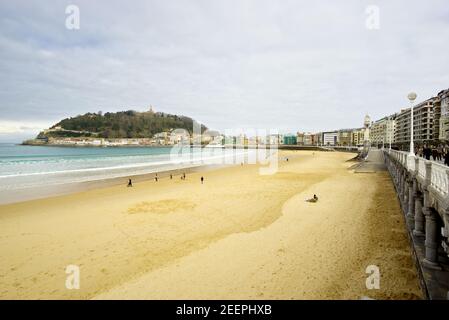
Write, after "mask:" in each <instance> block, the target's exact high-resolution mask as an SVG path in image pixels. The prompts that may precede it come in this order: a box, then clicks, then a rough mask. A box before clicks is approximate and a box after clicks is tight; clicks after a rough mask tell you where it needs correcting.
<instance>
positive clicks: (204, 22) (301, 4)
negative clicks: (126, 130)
mask: <svg viewBox="0 0 449 320" xmlns="http://www.w3.org/2000/svg"><path fill="white" fill-rule="evenodd" d="M68 5H76V6H77V8H79V28H75V29H73V28H70V27H69V28H67V21H69V26H71V25H73V24H70V22H73V21H74V20H73V15H72V13H73V12H72V11H70V12H68V13H66V8H67V6H68ZM448 39H449V6H448V5H447V0H428V1H421V0H408V1H402V0H395V1H391V0H390V1H388V0H385V1H375V0H371V1H363V0H353V1H352V0H345V1H331V0H329V1H327V0H317V1H310V0H309V1H300V0H294V1H291V0H282V1H280V0H278V1H275V0H156V1H154V0H146V1H138V0H133V1H110V0H109V1H105V0H97V1H84V0H83V1H77V0H73V1H64V0H51V1H49V0H38V1H36V0H26V1H21V0H19V1H17V0H14V1H12V0H8V1H6V0H0V142H1V141H16V140H20V139H25V138H29V137H32V136H34V135H35V134H36V133H37V132H38V131H40V130H41V129H43V128H46V127H49V126H50V125H52V124H54V123H56V122H57V121H59V120H61V119H63V118H66V117H70V116H76V115H78V114H83V113H86V112H97V111H100V110H101V111H103V112H108V111H109V112H113V111H121V110H129V109H133V110H137V111H145V110H147V109H148V108H149V106H150V105H152V106H153V108H154V109H155V110H156V111H162V112H167V113H172V114H182V115H186V116H190V117H192V118H194V119H196V120H198V121H200V122H201V123H203V124H205V125H206V126H208V127H209V128H211V129H215V130H220V131H225V130H229V129H242V128H243V129H244V130H246V129H256V130H264V129H265V130H268V129H278V130H280V131H281V132H296V131H311V132H317V131H323V130H333V129H339V128H353V127H360V126H362V123H363V118H364V116H365V114H369V115H370V116H371V118H372V119H373V120H376V119H379V118H381V117H383V116H385V115H389V114H392V113H394V112H398V111H399V110H400V109H401V108H404V107H406V106H407V105H408V101H407V94H408V93H409V92H410V91H415V92H416V93H417V94H418V99H417V101H422V100H425V99H427V98H430V97H432V96H435V95H436V94H437V93H438V92H439V91H440V90H443V89H447V88H448V87H449V54H448V52H449V41H448Z"/></svg>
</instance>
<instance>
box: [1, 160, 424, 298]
mask: <svg viewBox="0 0 449 320" xmlns="http://www.w3.org/2000/svg"><path fill="white" fill-rule="evenodd" d="M285 157H288V159H289V161H288V162H287V161H285V160H284V158H285ZM353 157H354V154H352V153H340V152H312V151H281V152H280V157H279V170H278V172H277V173H276V174H274V175H260V174H259V165H244V166H240V165H237V166H232V167H226V168H218V169H214V170H208V171H206V172H194V173H190V174H188V175H187V179H186V180H185V181H183V180H181V179H180V177H179V176H178V175H177V176H174V178H173V180H170V179H169V178H168V177H164V178H162V179H160V180H159V181H158V182H155V181H153V180H149V181H140V182H137V183H135V184H134V187H133V188H126V186H125V185H126V179H125V180H124V184H123V185H118V186H112V187H105V188H97V189H94V190H87V191H84V192H78V193H73V194H69V195H63V196H57V197H51V198H45V199H38V200H32V201H27V202H21V203H15V204H8V205H2V206H0V254H1V256H2V263H1V265H0V298H1V299H360V298H361V297H364V296H367V297H371V298H375V299H416V298H421V291H420V288H419V284H418V279H417V275H416V271H415V268H414V266H413V262H412V259H411V256H410V249H409V244H408V240H407V236H406V233H405V227H404V222H403V218H402V215H401V213H400V209H399V203H398V201H397V198H396V194H395V191H394V188H393V185H392V183H391V180H390V177H389V175H388V173H387V172H377V173H354V172H353V170H351V169H349V168H350V167H351V166H352V165H353V164H354V162H351V161H348V160H350V159H351V158H353ZM202 175H203V176H204V177H205V182H204V184H201V183H200V177H201V176H202ZM313 194H317V195H318V197H319V201H318V202H317V203H308V202H305V199H306V198H310V197H311V196H312V195H313ZM67 265H78V266H79V267H80V275H81V281H80V289H79V290H68V289H66V287H65V281H66V277H67V274H66V273H65V268H66V266H67ZM369 265H376V266H378V267H379V269H380V274H381V280H380V289H378V290H368V289H367V288H366V286H365V280H366V277H367V276H368V275H367V274H366V273H365V269H366V267H367V266H369Z"/></svg>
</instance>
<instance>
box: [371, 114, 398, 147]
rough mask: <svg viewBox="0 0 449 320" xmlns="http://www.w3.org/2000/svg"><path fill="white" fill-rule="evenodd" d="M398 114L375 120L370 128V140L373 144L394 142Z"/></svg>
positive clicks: (380, 144) (379, 144)
mask: <svg viewBox="0 0 449 320" xmlns="http://www.w3.org/2000/svg"><path fill="white" fill-rule="evenodd" d="M395 119H396V115H391V116H387V117H384V118H382V119H380V120H377V121H375V122H374V123H373V124H372V125H371V129H370V141H371V145H373V146H382V145H388V144H390V143H393V142H394V130H395V125H396V120H395Z"/></svg>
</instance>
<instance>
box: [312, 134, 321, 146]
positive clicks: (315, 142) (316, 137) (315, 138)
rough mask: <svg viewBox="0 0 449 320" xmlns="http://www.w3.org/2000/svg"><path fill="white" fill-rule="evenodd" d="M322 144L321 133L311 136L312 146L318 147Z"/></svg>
mask: <svg viewBox="0 0 449 320" xmlns="http://www.w3.org/2000/svg"><path fill="white" fill-rule="evenodd" d="M322 144H323V134H322V133H321V132H319V133H314V134H312V145H314V146H319V145H322Z"/></svg>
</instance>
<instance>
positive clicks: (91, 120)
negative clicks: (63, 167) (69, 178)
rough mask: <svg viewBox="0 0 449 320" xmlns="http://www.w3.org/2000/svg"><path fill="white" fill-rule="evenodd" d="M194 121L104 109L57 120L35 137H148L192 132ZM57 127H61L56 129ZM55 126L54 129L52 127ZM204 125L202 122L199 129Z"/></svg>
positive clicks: (176, 116) (165, 114)
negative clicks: (174, 130)
mask: <svg viewBox="0 0 449 320" xmlns="http://www.w3.org/2000/svg"><path fill="white" fill-rule="evenodd" d="M194 123H196V121H195V120H193V119H191V118H189V117H185V116H178V115H172V114H167V113H163V112H156V113H155V112H152V111H148V112H137V111H133V110H129V111H122V112H115V113H112V112H107V113H105V114H102V113H101V112H98V113H86V114H84V115H79V116H76V117H72V118H66V119H64V120H61V121H60V122H58V123H56V124H55V125H54V126H52V127H51V128H50V130H46V131H45V132H41V133H40V134H39V135H38V138H45V137H100V138H150V137H152V136H153V135H154V134H156V133H159V132H164V131H169V130H171V129H185V130H187V131H188V132H189V133H192V130H193V124H194ZM59 128H60V129H59ZM55 129H57V130H55ZM206 129H207V128H206V127H205V126H203V125H201V132H203V131H204V130H206Z"/></svg>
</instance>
